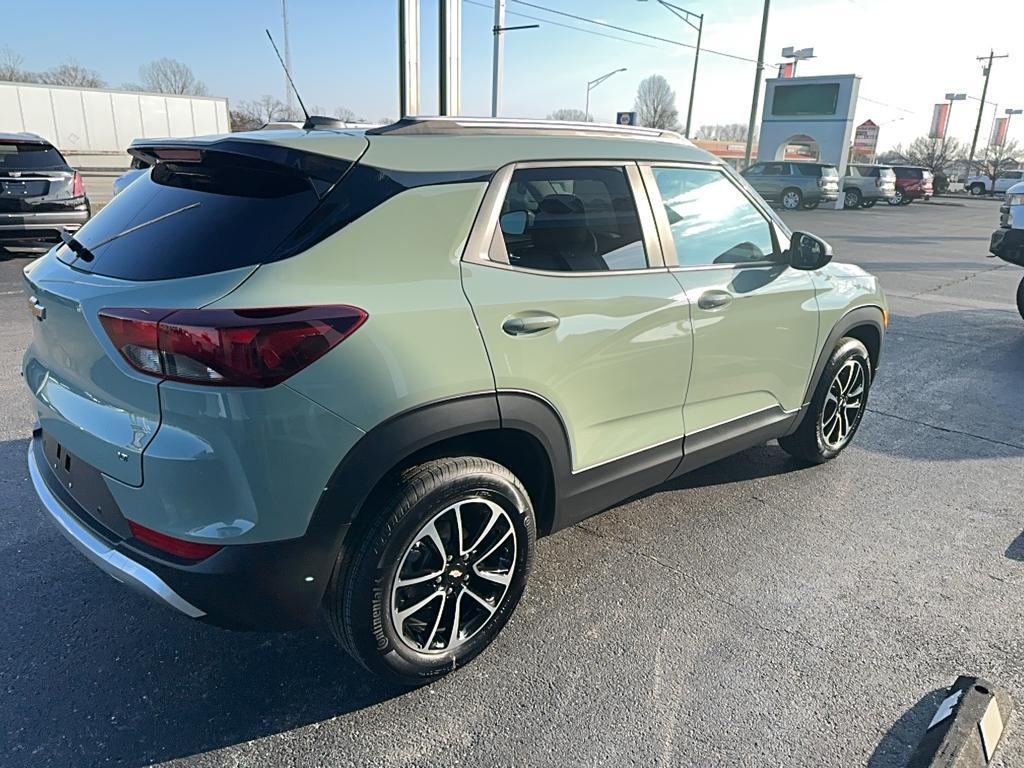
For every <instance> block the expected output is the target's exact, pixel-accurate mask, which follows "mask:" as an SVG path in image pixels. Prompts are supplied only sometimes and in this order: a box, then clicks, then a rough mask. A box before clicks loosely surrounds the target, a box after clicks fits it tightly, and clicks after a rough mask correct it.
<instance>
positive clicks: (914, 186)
mask: <svg viewBox="0 0 1024 768" xmlns="http://www.w3.org/2000/svg"><path fill="white" fill-rule="evenodd" d="M892 169H893V171H895V172H896V192H895V193H894V194H893V196H892V197H890V198H889V200H888V203H889V205H910V204H911V203H912V202H914V201H915V200H931V198H932V192H933V191H934V189H933V180H934V178H935V177H934V176H933V174H932V172H931V171H929V170H928V169H927V168H921V167H919V166H916V165H894V166H893V167H892Z"/></svg>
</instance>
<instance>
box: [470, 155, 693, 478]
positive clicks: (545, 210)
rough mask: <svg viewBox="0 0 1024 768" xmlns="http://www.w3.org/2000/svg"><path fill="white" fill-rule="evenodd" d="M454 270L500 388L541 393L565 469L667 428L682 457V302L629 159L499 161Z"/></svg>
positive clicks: (605, 459)
mask: <svg viewBox="0 0 1024 768" xmlns="http://www.w3.org/2000/svg"><path fill="white" fill-rule="evenodd" d="M638 203H639V205H638ZM499 220H500V223H499ZM462 269H463V284H464V287H465V292H466V296H467V297H468V299H469V302H470V304H471V305H472V307H473V311H474V313H475V314H476V318H477V322H478V324H479V327H480V332H481V334H482V335H483V339H484V343H485V345H486V347H487V352H488V355H489V356H490V360H491V365H492V368H493V371H494V380H495V384H496V387H497V389H498V391H499V393H501V392H504V391H515V392H526V393H529V394H530V395H531V396H534V397H537V398H540V399H542V400H544V401H546V402H547V403H549V404H550V405H551V407H552V408H553V409H554V410H555V411H556V412H557V414H558V416H559V417H560V419H561V421H562V423H563V425H564V427H565V430H566V434H567V436H568V438H569V443H570V450H571V462H572V470H573V472H581V471H583V470H586V469H590V468H594V467H597V466H599V465H602V464H606V463H609V462H613V461H614V460H616V459H619V458H623V457H626V456H630V455H633V454H636V453H638V452H641V451H644V450H645V449H647V448H652V447H655V446H665V445H666V444H668V443H670V442H671V441H679V444H678V445H679V446H680V447H679V448H678V449H677V454H676V455H677V457H678V456H681V440H682V435H683V423H682V405H683V401H684V398H685V394H686V385H687V381H688V380H689V375H690V359H691V356H692V334H691V329H690V307H689V304H688V302H687V299H686V296H685V294H684V293H683V291H681V290H680V288H679V284H678V282H677V281H676V280H675V279H674V278H673V277H672V275H671V274H669V272H668V270H667V269H666V268H665V266H664V261H663V257H662V254H661V248H660V245H659V243H658V237H657V232H656V230H655V226H654V220H653V217H652V215H651V210H650V205H649V202H648V201H647V199H646V194H645V191H644V188H643V184H642V183H641V181H640V177H639V171H638V168H637V166H636V164H635V163H626V162H618V163H605V162H586V163H579V162H577V163H571V162H563V163H558V162H545V163H522V164H518V165H516V166H508V167H506V168H503V169H501V170H500V171H499V172H498V173H497V174H496V175H495V177H494V180H493V181H492V184H491V187H490V188H489V190H488V193H487V195H486V196H485V200H484V203H483V205H482V207H481V211H480V214H479V215H478V219H477V222H476V224H475V225H474V229H473V232H472V234H471V236H470V240H469V242H468V244H467V249H466V254H465V256H464V258H463V265H462ZM666 476H667V472H666ZM662 479H663V478H662Z"/></svg>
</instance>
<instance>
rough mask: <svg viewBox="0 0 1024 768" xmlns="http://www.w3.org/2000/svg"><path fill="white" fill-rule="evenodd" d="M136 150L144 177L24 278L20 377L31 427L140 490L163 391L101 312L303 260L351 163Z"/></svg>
mask: <svg viewBox="0 0 1024 768" xmlns="http://www.w3.org/2000/svg"><path fill="white" fill-rule="evenodd" d="M359 141H360V142H362V144H361V145H359V146H358V147H356V148H355V149H358V150H359V151H361V148H362V147H363V146H365V140H364V139H360V140H359ZM133 151H135V152H138V153H139V154H143V155H146V156H148V157H149V158H151V159H152V160H153V162H154V163H155V167H154V169H153V170H152V171H150V172H147V173H146V174H145V175H144V176H143V177H142V178H140V179H139V180H138V181H136V182H135V183H133V184H131V185H130V186H129V187H128V188H127V189H126V190H125V191H124V192H123V193H121V194H120V195H118V196H117V197H115V198H113V200H112V201H111V202H110V203H109V204H108V205H107V206H106V207H105V208H104V209H103V210H102V211H101V212H100V213H99V214H98V215H96V216H95V217H94V218H93V219H92V220H90V221H89V222H88V223H87V224H86V225H85V226H84V227H82V229H81V230H80V231H79V232H78V233H77V235H76V246H75V247H76V250H73V249H72V248H70V247H68V246H67V245H61V246H58V247H57V248H54V249H53V250H51V251H50V252H49V253H48V254H47V255H46V256H44V257H43V258H42V259H40V260H38V261H36V262H34V263H33V264H32V265H30V267H29V268H28V269H26V270H25V280H26V291H27V292H28V294H29V300H30V304H31V310H32V312H33V314H34V315H35V317H36V322H34V323H33V341H32V344H31V345H30V347H29V349H28V351H27V352H26V355H25V361H24V371H25V379H26V382H27V384H28V386H29V387H30V389H31V391H32V393H33V394H34V396H35V406H36V410H37V414H38V417H39V421H40V425H41V426H42V428H43V430H44V431H45V432H47V433H48V434H50V435H51V436H52V437H53V439H54V440H55V441H56V442H57V443H59V444H61V445H62V446H63V450H64V451H65V452H67V453H70V454H73V455H74V456H76V457H77V458H78V459H80V460H81V461H85V462H87V463H89V464H91V465H92V466H94V467H96V468H97V469H99V470H100V471H101V472H103V473H104V474H107V475H109V476H111V477H113V478H116V479H117V480H120V481H121V482H124V483H128V484H130V485H140V484H141V483H142V454H143V451H144V450H145V448H146V446H147V445H148V444H149V442H150V440H151V439H152V437H153V435H154V434H155V432H156V430H157V428H158V427H159V425H160V399H159V398H160V395H159V386H158V385H159V382H160V379H159V378H156V377H152V376H148V375H146V374H145V373H142V372H140V371H136V370H134V369H133V368H132V367H131V366H130V365H128V363H127V362H126V361H125V359H124V358H123V357H122V356H121V354H120V353H119V352H118V350H117V349H116V348H115V347H114V345H113V343H112V342H111V340H110V338H109V336H108V335H107V333H106V332H105V330H104V328H103V326H102V324H101V322H100V320H99V313H100V311H101V310H103V309H110V308H131V309H135V310H140V309H141V310H149V309H159V310H171V309H198V308H200V307H203V306H205V305H207V304H209V303H211V302H213V301H216V300H217V299H219V298H221V297H223V296H224V295H225V294H227V293H229V292H230V291H232V290H233V289H234V288H235V287H237V286H238V285H239V284H240V283H241V282H242V281H243V280H245V279H246V277H248V276H249V275H250V274H251V273H252V272H253V271H254V270H255V269H256V268H257V267H258V265H259V264H260V263H264V262H266V261H271V260H275V259H278V258H284V257H285V256H287V255H289V254H290V253H292V252H295V250H296V249H302V248H304V247H306V244H307V243H308V240H309V238H310V236H311V235H310V232H311V231H314V232H316V233H320V235H321V236H323V231H324V227H325V222H326V223H327V224H329V223H330V222H331V221H332V218H331V216H330V215H329V214H330V211H325V210H324V208H325V203H326V202H327V201H329V200H331V198H330V197H329V194H328V193H329V192H330V191H331V190H332V189H333V188H334V187H335V186H336V185H337V182H338V181H339V180H340V179H341V178H342V177H343V176H344V174H345V173H346V172H347V171H348V169H349V168H351V166H352V165H353V164H354V159H340V158H336V157H328V156H323V155H314V154H311V153H307V152H302V151H299V150H295V149H289V148H287V147H282V146H278V145H274V144H267V143H259V142H246V141H239V140H225V141H222V142H217V143H214V144H201V145H198V144H194V143H193V144H187V143H186V144H181V143H179V144H178V145H171V144H170V143H169V142H163V143H162V144H161V145H160V146H148V147H138V148H135V149H133ZM357 155H358V151H357V152H355V153H354V154H353V158H354V157H355V156H357ZM153 314H157V313H155V312H154V313H153Z"/></svg>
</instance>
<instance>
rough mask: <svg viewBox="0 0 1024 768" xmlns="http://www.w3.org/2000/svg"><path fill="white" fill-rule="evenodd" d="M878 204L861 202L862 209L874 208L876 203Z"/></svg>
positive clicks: (869, 201)
mask: <svg viewBox="0 0 1024 768" xmlns="http://www.w3.org/2000/svg"><path fill="white" fill-rule="evenodd" d="M877 202H878V201H877V200H861V201H860V207H861V208H874V207H875V203H877Z"/></svg>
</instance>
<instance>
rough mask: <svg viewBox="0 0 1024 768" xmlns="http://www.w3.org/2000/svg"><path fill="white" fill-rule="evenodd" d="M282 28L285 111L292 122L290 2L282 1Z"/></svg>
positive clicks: (293, 103) (293, 100)
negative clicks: (289, 42) (289, 34)
mask: <svg viewBox="0 0 1024 768" xmlns="http://www.w3.org/2000/svg"><path fill="white" fill-rule="evenodd" d="M281 27H282V31H283V32H284V69H285V79H284V103H285V109H287V110H288V119H289V120H291V119H293V118H294V117H295V115H294V114H292V111H293V110H294V109H295V99H294V98H293V97H292V90H293V89H292V84H291V81H290V80H289V79H288V77H287V76H288V75H290V74H291V72H292V49H291V46H290V45H289V44H288V0H281Z"/></svg>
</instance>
